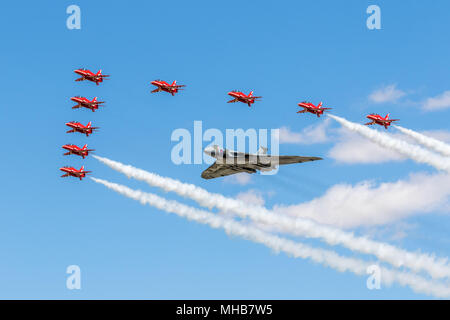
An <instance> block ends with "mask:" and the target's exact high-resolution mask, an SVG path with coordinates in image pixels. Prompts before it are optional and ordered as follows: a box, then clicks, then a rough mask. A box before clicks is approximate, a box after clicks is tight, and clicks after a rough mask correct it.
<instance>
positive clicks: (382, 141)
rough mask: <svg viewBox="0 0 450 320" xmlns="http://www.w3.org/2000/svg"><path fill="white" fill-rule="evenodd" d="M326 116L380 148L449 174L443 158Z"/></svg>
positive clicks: (359, 125)
mask: <svg viewBox="0 0 450 320" xmlns="http://www.w3.org/2000/svg"><path fill="white" fill-rule="evenodd" d="M328 116H329V117H330V118H332V119H334V120H336V121H337V122H339V123H340V124H341V125H343V126H344V127H346V128H347V129H349V130H351V131H354V132H356V133H358V134H360V135H362V136H364V137H366V138H367V139H369V140H371V141H373V142H375V143H377V144H378V145H380V146H382V147H385V148H388V149H391V150H394V151H397V152H398V153H400V154H402V155H404V156H407V157H409V158H411V159H412V160H414V161H416V162H419V163H425V164H428V165H430V166H433V167H435V168H436V169H438V170H444V171H447V172H450V161H449V160H448V159H446V158H444V157H441V156H439V155H437V154H434V153H432V152H430V151H428V150H426V149H423V148H421V147H419V146H416V145H413V144H410V143H408V142H406V141H402V140H398V139H395V138H393V137H391V136H389V135H388V134H386V133H383V132H379V131H377V130H373V129H370V128H368V127H367V126H364V125H361V124H359V123H354V122H350V121H348V120H346V119H344V118H341V117H337V116H334V115H331V114H328Z"/></svg>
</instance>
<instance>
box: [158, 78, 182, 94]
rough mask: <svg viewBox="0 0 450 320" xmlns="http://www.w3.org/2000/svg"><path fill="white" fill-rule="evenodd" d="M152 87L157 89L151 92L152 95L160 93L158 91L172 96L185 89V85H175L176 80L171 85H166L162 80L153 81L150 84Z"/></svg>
mask: <svg viewBox="0 0 450 320" xmlns="http://www.w3.org/2000/svg"><path fill="white" fill-rule="evenodd" d="M150 83H151V84H152V85H154V86H157V87H158V88H156V89H155V90H152V93H155V92H160V91H165V92H168V93H170V94H171V95H172V96H174V95H175V93H177V92H178V90H183V89H180V88H182V87H186V86H185V85H177V80H174V81H173V82H172V84H168V83H167V82H165V81H162V80H153V81H152V82H150Z"/></svg>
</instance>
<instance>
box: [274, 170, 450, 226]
mask: <svg viewBox="0 0 450 320" xmlns="http://www.w3.org/2000/svg"><path fill="white" fill-rule="evenodd" d="M449 204H450V175H449V174H446V173H440V174H434V175H429V174H424V173H419V174H413V175H411V176H410V177H409V178H408V179H406V180H399V181H396V182H389V183H381V184H376V183H374V182H373V181H363V182H360V183H358V184H356V185H350V184H338V185H334V186H332V187H331V188H330V189H328V190H327V191H326V192H325V194H324V195H323V196H321V197H319V198H316V199H313V200H311V201H308V202H304V203H300V204H296V205H290V206H285V205H278V206H275V207H274V211H276V212H278V213H280V214H287V215H289V216H295V217H302V218H310V219H312V220H315V221H316V222H319V223H321V224H327V225H333V226H336V227H340V228H355V227H361V226H363V227H369V226H380V225H387V224H389V223H392V222H395V221H399V220H401V219H404V218H407V217H409V216H413V215H417V214H422V213H429V212H434V211H436V210H438V211H439V210H441V211H445V210H447V208H448V206H449Z"/></svg>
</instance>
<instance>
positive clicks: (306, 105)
mask: <svg viewBox="0 0 450 320" xmlns="http://www.w3.org/2000/svg"><path fill="white" fill-rule="evenodd" d="M298 106H299V107H302V108H303V110H300V111H297V113H305V112H309V113H312V114H315V115H317V117H319V118H320V115H322V114H323V113H324V111H326V110H331V109H332V108H323V107H322V102H320V103H319V104H318V105H317V106H315V105H314V104H313V103H311V102H307V101H303V102H300V103H299V104H298Z"/></svg>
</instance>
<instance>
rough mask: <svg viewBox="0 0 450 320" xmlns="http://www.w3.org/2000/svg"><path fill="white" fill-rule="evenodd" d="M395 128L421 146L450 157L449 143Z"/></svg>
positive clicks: (398, 127) (401, 128)
mask: <svg viewBox="0 0 450 320" xmlns="http://www.w3.org/2000/svg"><path fill="white" fill-rule="evenodd" d="M394 127H395V128H397V129H398V130H400V131H401V132H402V133H404V134H406V135H407V136H409V137H411V138H413V139H414V140H416V141H417V142H418V143H420V144H421V145H423V146H425V147H427V148H429V149H431V150H433V151H436V152H438V153H440V154H442V155H443V156H446V157H450V145H448V144H447V143H445V142H442V141H440V140H438V139H435V138H432V137H428V136H426V135H424V134H421V133H419V132H416V131H413V130H410V129H406V128H403V127H400V126H396V125H394Z"/></svg>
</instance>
